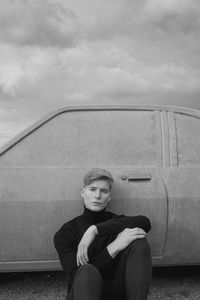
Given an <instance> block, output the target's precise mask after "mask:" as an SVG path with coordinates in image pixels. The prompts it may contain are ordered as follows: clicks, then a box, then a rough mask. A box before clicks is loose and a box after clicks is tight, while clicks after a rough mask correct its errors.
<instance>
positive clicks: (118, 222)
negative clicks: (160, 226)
mask: <svg viewBox="0 0 200 300" xmlns="http://www.w3.org/2000/svg"><path fill="white" fill-rule="evenodd" d="M126 228H132V229H135V230H132V231H130V232H129V235H128V236H127V234H125V236H124V239H123V238H120V239H119V238H118V239H117V241H116V242H115V243H114V244H112V245H111V246H109V247H108V248H107V250H108V253H109V254H110V255H111V257H115V256H116V255H117V254H118V253H119V251H121V250H123V249H125V248H126V247H127V246H128V244H129V243H130V242H131V241H133V240H135V239H138V238H143V237H145V236H146V232H148V231H149V230H150V229H151V223H150V221H149V219H148V218H147V217H145V216H134V217H125V216H115V217H114V218H113V219H110V220H108V221H105V222H103V223H99V224H96V225H92V226H90V227H89V228H88V229H87V230H86V232H85V233H84V235H83V237H82V239H81V241H80V243H79V246H78V251H77V265H78V266H79V265H83V264H86V263H87V262H88V261H89V259H88V248H89V246H90V244H91V243H92V242H93V240H94V238H95V236H96V235H98V234H99V235H109V234H119V233H121V232H123V230H124V229H126ZM126 238H127V239H126ZM125 240H126V241H125ZM128 241H129V242H128ZM127 243H128V244H127ZM106 252H107V251H106V250H105V253H104V255H106ZM97 260H98V259H97Z"/></svg>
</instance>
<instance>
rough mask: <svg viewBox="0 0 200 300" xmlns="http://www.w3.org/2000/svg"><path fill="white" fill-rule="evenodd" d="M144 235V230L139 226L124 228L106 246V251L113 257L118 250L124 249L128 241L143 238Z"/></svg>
mask: <svg viewBox="0 0 200 300" xmlns="http://www.w3.org/2000/svg"><path fill="white" fill-rule="evenodd" d="M145 236H146V232H145V231H144V230H143V229H141V228H137V227H136V228H126V229H124V230H123V231H122V232H120V233H119V234H118V236H117V237H116V239H115V240H114V241H113V242H112V243H110V244H109V245H108V246H107V250H108V253H109V254H110V256H111V257H112V258H115V256H116V255H117V254H118V253H119V252H120V251H122V250H124V249H126V248H127V247H128V245H129V244H130V243H132V242H133V241H135V240H137V239H143V238H145Z"/></svg>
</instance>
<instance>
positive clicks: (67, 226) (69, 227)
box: [55, 216, 81, 237]
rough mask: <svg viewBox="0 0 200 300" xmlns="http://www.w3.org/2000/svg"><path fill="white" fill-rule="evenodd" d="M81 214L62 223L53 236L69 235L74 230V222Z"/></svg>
mask: <svg viewBox="0 0 200 300" xmlns="http://www.w3.org/2000/svg"><path fill="white" fill-rule="evenodd" d="M80 217H81V216H78V217H75V218H73V219H72V220H70V221H68V222H66V223H64V224H63V225H62V226H61V227H60V229H59V230H58V231H57V232H56V233H55V237H60V236H66V235H71V234H72V233H73V231H74V228H75V224H76V222H77V221H78V220H79V219H80Z"/></svg>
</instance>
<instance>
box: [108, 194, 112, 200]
mask: <svg viewBox="0 0 200 300" xmlns="http://www.w3.org/2000/svg"><path fill="white" fill-rule="evenodd" d="M111 199H112V194H111V193H110V197H109V199H108V202H110V201H111Z"/></svg>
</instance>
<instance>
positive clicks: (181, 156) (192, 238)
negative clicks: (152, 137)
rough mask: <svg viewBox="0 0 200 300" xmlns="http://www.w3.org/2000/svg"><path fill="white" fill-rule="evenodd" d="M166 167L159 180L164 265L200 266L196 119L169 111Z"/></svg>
mask: <svg viewBox="0 0 200 300" xmlns="http://www.w3.org/2000/svg"><path fill="white" fill-rule="evenodd" d="M167 115H168V120H169V123H168V124H169V144H170V166H169V168H165V169H163V172H162V176H163V180H164V182H165V185H166V187H167V193H168V201H169V218H168V230H167V236H166V243H165V247H164V249H163V258H164V261H163V262H164V263H165V264H199V262H200V239H199V228H200V217H199V213H200V185H199V183H200V115H199V113H198V112H197V111H196V112H195V111H194V112H192V111H191V110H190V111H189V110H188V111H187V110H185V111H184V112H182V111H180V112H179V111H175V112H173V111H171V112H168V113H167Z"/></svg>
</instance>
